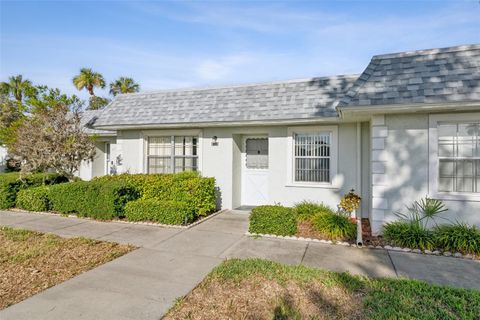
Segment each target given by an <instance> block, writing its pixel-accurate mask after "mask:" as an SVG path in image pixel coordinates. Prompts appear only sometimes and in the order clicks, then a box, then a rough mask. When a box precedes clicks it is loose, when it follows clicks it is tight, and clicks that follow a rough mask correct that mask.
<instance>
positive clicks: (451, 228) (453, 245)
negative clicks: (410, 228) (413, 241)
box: [433, 223, 480, 255]
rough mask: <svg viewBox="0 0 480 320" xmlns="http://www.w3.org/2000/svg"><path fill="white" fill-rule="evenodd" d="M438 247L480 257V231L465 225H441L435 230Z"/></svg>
mask: <svg viewBox="0 0 480 320" xmlns="http://www.w3.org/2000/svg"><path fill="white" fill-rule="evenodd" d="M433 232H434V236H435V242H436V244H437V246H438V247H440V248H442V249H445V250H448V251H453V252H455V251H456V252H462V253H472V254H479V255H480V230H479V229H477V228H476V227H475V226H468V225H467V224H463V223H456V224H453V225H441V226H438V227H436V228H435V229H434V231H433Z"/></svg>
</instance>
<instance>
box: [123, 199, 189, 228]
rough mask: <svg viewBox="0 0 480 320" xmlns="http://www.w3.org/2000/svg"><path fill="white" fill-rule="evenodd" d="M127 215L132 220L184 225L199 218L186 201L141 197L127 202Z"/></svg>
mask: <svg viewBox="0 0 480 320" xmlns="http://www.w3.org/2000/svg"><path fill="white" fill-rule="evenodd" d="M125 216H126V217H127V219H128V220H130V221H151V222H158V223H164V224H174V225H184V224H188V223H190V222H192V221H194V220H195V219H196V218H197V215H196V214H195V211H194V210H193V209H192V207H191V206H189V205H188V204H186V203H184V202H177V201H161V200H158V199H139V200H136V201H131V202H129V203H127V205H126V207H125Z"/></svg>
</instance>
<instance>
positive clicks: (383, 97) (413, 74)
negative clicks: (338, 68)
mask: <svg viewBox="0 0 480 320" xmlns="http://www.w3.org/2000/svg"><path fill="white" fill-rule="evenodd" d="M476 100H477V101H478V100H480V45H478V44H477V45H464V46H458V47H450V48H442V49H430V50H421V51H413V52H404V53H396V54H386V55H379V56H374V57H373V58H372V60H371V62H370V64H369V65H368V67H367V68H366V69H365V71H364V72H363V73H362V74H361V75H360V77H359V78H358V80H357V81H356V82H355V84H354V85H353V86H352V87H351V89H350V90H349V91H348V93H347V95H346V96H345V97H344V99H343V100H342V102H341V103H340V104H339V106H342V107H349V106H373V105H397V104H398V105H402V104H416V103H445V102H460V101H462V102H467V101H476Z"/></svg>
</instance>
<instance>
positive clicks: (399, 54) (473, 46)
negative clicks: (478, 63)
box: [372, 43, 480, 60]
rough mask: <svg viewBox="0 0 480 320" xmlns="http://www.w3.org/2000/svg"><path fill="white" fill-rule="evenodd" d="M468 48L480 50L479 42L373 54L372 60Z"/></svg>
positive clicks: (465, 49)
mask: <svg viewBox="0 0 480 320" xmlns="http://www.w3.org/2000/svg"><path fill="white" fill-rule="evenodd" d="M469 50H480V44H475V43H472V44H463V45H458V46H453V47H444V48H431V49H421V50H414V51H402V52H395V53H386V54H379V55H374V56H373V57H372V60H374V59H375V60H376V59H389V58H401V57H411V56H420V55H427V54H439V53H445V52H458V51H469Z"/></svg>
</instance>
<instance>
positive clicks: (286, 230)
mask: <svg viewBox="0 0 480 320" xmlns="http://www.w3.org/2000/svg"><path fill="white" fill-rule="evenodd" d="M249 231H250V232H251V233H261V234H276V235H279V236H291V235H294V234H295V233H296V232H297V219H296V217H295V210H293V209H292V208H286V207H282V206H278V205H277V206H259V207H256V208H254V209H253V210H252V213H251V214H250V227H249Z"/></svg>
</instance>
